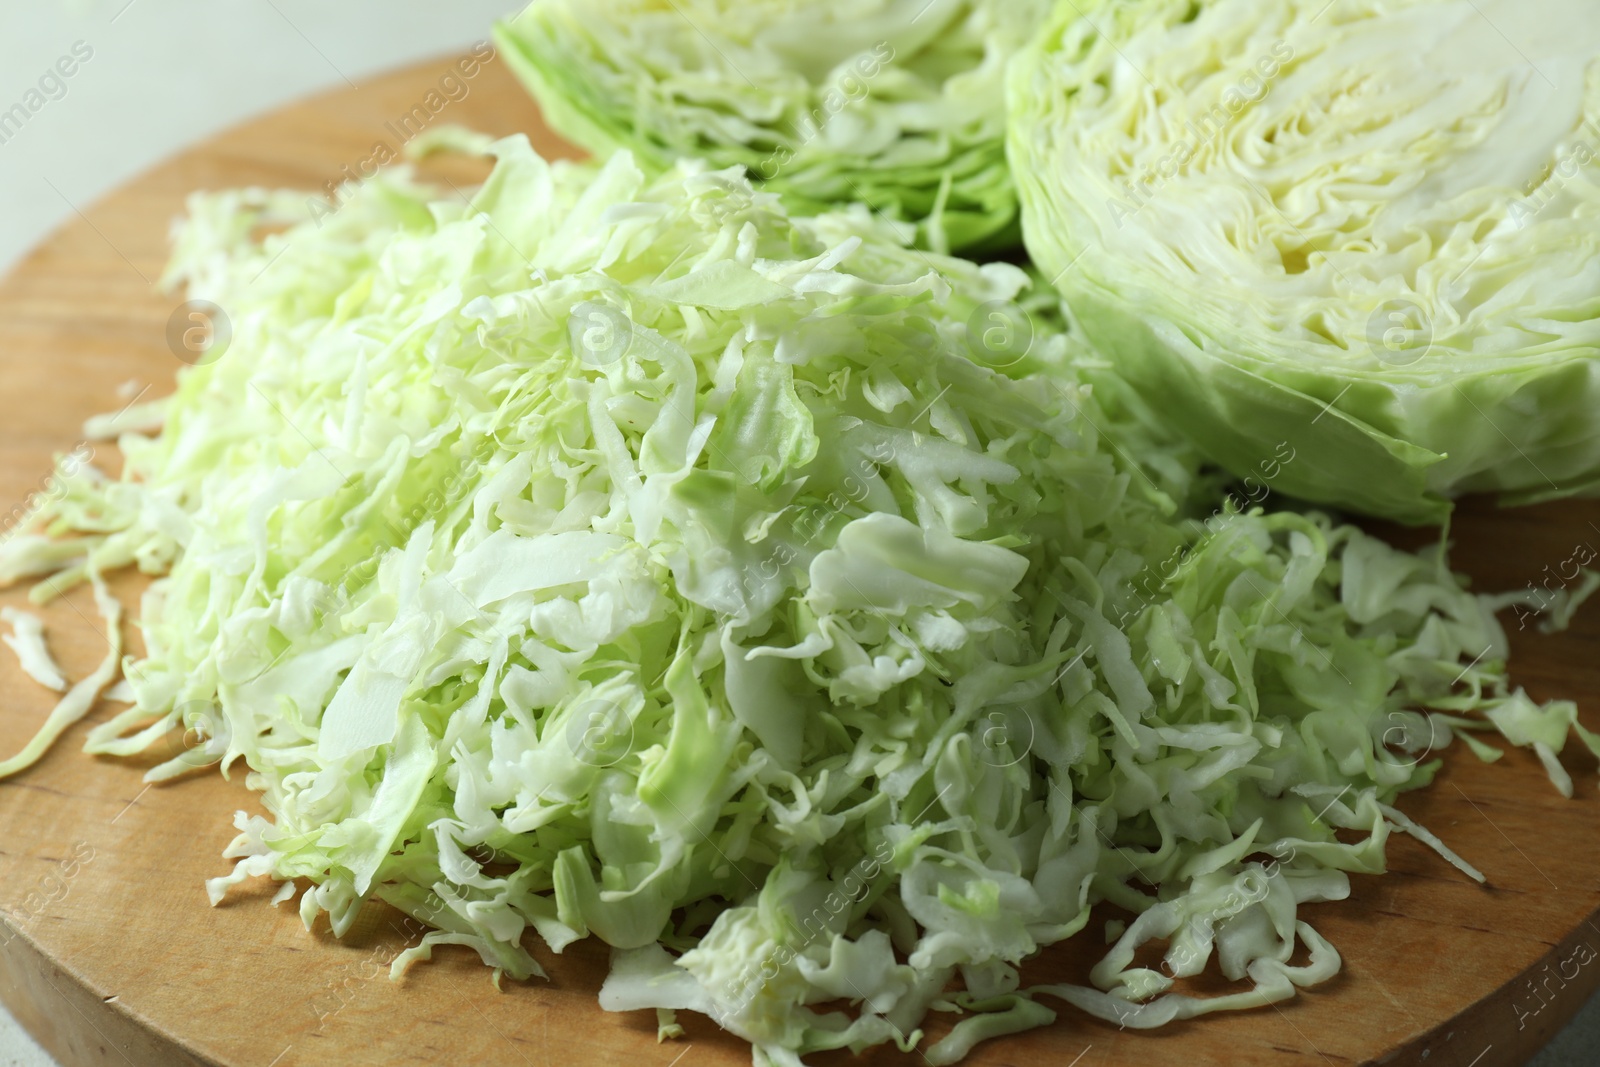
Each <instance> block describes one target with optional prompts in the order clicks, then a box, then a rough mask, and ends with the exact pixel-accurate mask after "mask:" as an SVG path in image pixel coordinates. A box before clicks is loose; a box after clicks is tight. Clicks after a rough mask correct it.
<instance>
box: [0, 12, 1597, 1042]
mask: <svg viewBox="0 0 1600 1067" xmlns="http://www.w3.org/2000/svg"><path fill="white" fill-rule="evenodd" d="M520 6H521V5H520V3H518V2H517V0H432V2H430V0H342V2H337V3H328V2H326V0H321V2H319V0H132V2H131V3H130V2H129V0H41V2H38V3H29V4H23V3H10V4H7V5H6V6H5V7H4V8H0V110H4V109H5V108H8V107H9V106H10V105H11V104H13V103H15V102H17V101H18V100H20V99H21V98H22V97H23V95H24V94H25V93H26V92H27V91H28V90H29V89H30V88H32V87H34V86H35V85H36V84H37V81H38V78H39V76H40V75H41V74H42V73H44V71H45V70H46V69H47V68H48V67H50V66H51V65H53V64H54V63H55V62H56V60H57V58H59V57H60V56H62V55H65V54H68V53H69V52H71V50H72V47H73V45H74V44H76V43H77V42H80V41H81V42H83V43H84V44H85V45H86V46H87V47H88V48H90V49H92V50H93V57H92V59H91V60H89V61H88V62H86V63H84V64H82V66H81V67H80V69H79V70H78V71H77V72H76V73H75V74H74V75H73V76H72V77H71V78H70V79H66V80H65V86H66V88H65V92H64V94H63V95H61V96H60V98H59V99H51V100H49V102H48V103H47V104H46V105H45V106H44V107H43V108H41V109H39V111H38V113H37V114H35V115H34V116H33V117H32V118H31V119H30V120H29V122H28V124H27V125H26V126H25V127H23V129H22V130H21V131H19V132H18V133H16V134H14V135H12V136H10V138H9V139H8V140H6V141H5V142H4V143H3V144H0V205H4V206H3V207H0V272H4V271H9V270H10V269H11V267H12V266H13V265H14V264H15V262H16V261H17V259H18V258H20V257H21V256H22V255H23V254H24V253H25V252H26V251H27V250H28V249H29V248H31V247H32V246H33V245H35V244H37V243H38V242H39V241H40V240H41V239H43V238H44V237H45V236H46V235H47V234H48V233H50V232H51V231H52V230H54V229H55V228H56V227H57V226H59V225H60V224H61V223H62V222H64V221H66V219H67V218H68V217H69V216H71V215H72V214H73V212H74V210H75V209H77V208H81V207H83V206H85V205H90V204H92V203H93V202H94V201H95V200H96V199H98V198H99V197H101V196H103V195H104V194H105V193H107V192H109V191H110V190H112V189H114V188H115V187H117V186H118V185H121V184H122V183H124V182H126V181H127V180H128V179H130V178H132V177H133V176H135V175H136V174H138V173H140V172H141V171H143V170H145V169H147V168H148V167H150V166H151V165H152V164H154V163H157V162H159V161H160V160H161V159H163V158H165V157H167V156H169V155H171V154H172V153H174V152H176V151H178V150H179V149H181V148H183V147H185V146H187V145H190V144H193V143H195V142H197V141H200V140H203V139H204V138H205V137H207V136H209V135H210V134H212V133H215V132H217V131H219V130H222V129H225V128H227V127H229V126H232V125H235V124H236V123H238V122H240V121H242V120H244V119H246V118H248V117H250V116H252V115H256V114H259V113H261V112H264V111H268V110H271V109H272V108H275V107H278V106H279V105H282V104H284V103H287V102H289V101H291V100H294V99H296V98H299V97H303V96H306V95H309V94H312V93H315V92H319V91H321V90H324V89H330V88H333V87H335V86H338V85H340V84H343V83H352V84H358V85H359V84H360V82H361V79H362V78H364V77H368V76H370V75H373V74H376V73H379V72H382V71H385V70H389V69H391V68H394V67H399V66H403V65H405V64H407V63H411V62H414V61H417V60H421V59H425V58H427V57H429V56H433V55H438V54H442V53H445V52H449V51H452V50H461V49H465V48H468V47H470V46H471V44H472V43H474V42H476V41H479V40H482V39H483V38H485V37H486V36H487V35H488V29H489V26H490V24H491V23H492V22H493V20H494V19H495V18H497V17H499V16H501V15H505V14H508V13H510V12H511V11H514V10H516V9H517V8H518V7H520ZM3 836H4V828H3V827H0V837H3ZM1532 1063H1533V1065H1534V1067H1595V1065H1596V1064H1600V998H1596V999H1595V1000H1592V1001H1590V1003H1589V1004H1588V1005H1587V1006H1586V1007H1585V1008H1584V1009H1583V1011H1582V1012H1581V1013H1580V1014H1579V1016H1578V1018H1577V1020H1576V1021H1575V1022H1573V1023H1572V1025H1571V1026H1569V1027H1568V1028H1567V1029H1566V1030H1565V1031H1563V1032H1562V1033H1561V1034H1560V1035H1559V1036H1558V1037H1557V1038H1556V1040H1555V1041H1554V1042H1552V1043H1551V1045H1550V1047H1549V1048H1547V1049H1546V1050H1545V1051H1544V1052H1543V1053H1541V1054H1540V1055H1539V1056H1538V1057H1536V1058H1535V1059H1534V1060H1533V1061H1532ZM0 1067H55V1065H54V1061H53V1060H52V1059H51V1058H50V1057H49V1056H48V1055H47V1054H45V1053H44V1052H43V1051H42V1050H41V1049H40V1048H39V1047H38V1046H37V1045H36V1044H34V1043H33V1041H32V1040H31V1039H30V1038H29V1037H28V1035H27V1034H26V1033H25V1032H24V1031H23V1030H22V1029H21V1028H20V1027H19V1026H18V1025H17V1024H16V1023H15V1022H14V1021H13V1020H12V1018H11V1017H10V1015H8V1014H7V1013H6V1011H5V1009H4V1008H0ZM1463 1067H1464V1065H1463Z"/></svg>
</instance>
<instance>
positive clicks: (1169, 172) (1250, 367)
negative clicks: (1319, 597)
mask: <svg viewBox="0 0 1600 1067" xmlns="http://www.w3.org/2000/svg"><path fill="white" fill-rule="evenodd" d="M1009 99H1010V109H1011V118H1010V122H1011V131H1010V132H1011V136H1010V144H1009V149H1010V152H1011V156H1012V164H1013V170H1014V171H1015V173H1016V174H1017V176H1018V184H1019V192H1020V195H1021V197H1022V202H1023V206H1024V212H1023V224H1024V230H1025V237H1026V241H1027V245H1028V249H1029V251H1030V253H1031V254H1032V255H1033V257H1034V258H1035V260H1036V262H1037V263H1038V265H1039V267H1040V269H1041V270H1042V271H1043V272H1044V273H1045V274H1046V275H1047V276H1048V277H1051V278H1052V279H1054V280H1055V281H1056V283H1057V284H1058V286H1059V287H1060V289H1061V291H1062V293H1063V294H1064V295H1065V297H1066V298H1067V300H1068V302H1069V303H1070V305H1071V306H1072V308H1073V310H1074V312H1075V313H1076V316H1077V318H1078V320H1079V321H1080V322H1081V324H1082V326H1083V328H1084V329H1085V330H1086V331H1087V332H1088V334H1089V335H1090V337H1091V338H1092V339H1093V340H1094V341H1096V342H1097V343H1098V344H1099V345H1100V346H1101V347H1102V348H1104V349H1106V350H1107V351H1109V352H1110V353H1111V354H1112V355H1113V356H1114V357H1115V361H1116V368H1117V371H1118V372H1119V373H1120V374H1122V375H1123V376H1125V377H1126V378H1127V379H1128V381H1130V382H1131V383H1133V384H1134V386H1135V387H1136V388H1138V389H1139V391H1140V392H1142V393H1143V395H1144V396H1145V398H1146V400H1147V401H1148V402H1149V403H1150V404H1151V406H1152V407H1154V408H1156V409H1158V410H1159V411H1160V412H1161V414H1162V415H1163V416H1164V417H1165V418H1167V419H1169V420H1170V421H1171V423H1172V424H1173V425H1174V426H1177V427H1181V428H1182V429H1183V430H1184V431H1185V432H1186V433H1187V434H1188V435H1190V436H1191V437H1192V438H1193V440H1194V441H1196V442H1197V443H1198V444H1200V445H1201V446H1202V447H1203V448H1204V449H1205V450H1206V452H1207V453H1208V454H1209V455H1210V456H1211V457H1212V458H1213V459H1215V460H1217V461H1220V462H1221V463H1223V464H1225V465H1227V466H1228V467H1229V468H1231V469H1232V470H1233V471H1234V472H1235V473H1237V474H1241V475H1257V474H1259V467H1260V465H1261V464H1262V463H1263V461H1265V460H1266V459H1268V458H1269V457H1268V455H1267V454H1266V453H1265V451H1264V450H1265V449H1269V448H1270V447H1271V442H1275V441H1278V440H1280V439H1283V440H1287V441H1289V442H1290V443H1291V445H1292V446H1293V448H1294V449H1295V450H1296V452H1297V453H1298V456H1299V458H1298V460H1297V461H1296V462H1295V463H1294V464H1292V465H1289V466H1286V467H1285V468H1284V469H1283V471H1282V472H1281V475H1280V476H1279V477H1277V479H1276V481H1275V485H1276V486H1277V488H1279V489H1281V490H1283V491H1285V492H1289V493H1293V494H1296V495H1298V496H1301V497H1304V498H1308V499H1311V500H1314V501H1319V502H1323V503H1329V504H1336V505H1340V506H1343V507H1348V508H1352V509H1355V510H1358V511H1362V512H1367V513H1371V514H1375V515H1383V516H1390V517H1393V518H1396V519H1401V520H1405V521H1409V522H1423V521H1436V520H1439V519H1440V518H1442V517H1443V516H1444V515H1445V514H1447V513H1448V508H1449V504H1448V498H1450V497H1452V496H1454V495H1457V494H1460V493H1466V492H1479V491H1484V492H1497V493H1504V494H1507V495H1508V496H1510V497H1512V498H1513V499H1518V500H1526V499H1534V498H1539V497H1548V496H1556V495H1561V494H1567V493H1574V492H1587V491H1589V490H1592V489H1593V488H1594V487H1595V485H1596V484H1597V482H1600V417H1597V415H1596V412H1600V361H1597V359H1596V355H1597V351H1600V225H1597V219H1600V183H1597V182H1596V174H1597V170H1596V166H1595V162H1594V161H1595V152H1596V148H1597V147H1600V126H1597V124H1596V119H1597V118H1600V22H1597V21H1596V20H1595V18H1594V17H1593V10H1592V8H1591V7H1590V6H1589V5H1587V4H1584V3H1581V2H1580V0H1537V2H1522V0H1518V2H1515V3H1514V2H1512V0H1406V2H1400V3H1394V2H1390V0H1339V2H1338V3H1335V4H1331V5H1330V4H1329V3H1328V2H1327V0H1289V2H1282V3H1280V2H1275V0H1274V2H1268V0H1131V2H1120V3H1112V2H1108V0H1081V2H1079V3H1076V4H1063V5H1061V6H1060V7H1059V8H1058V9H1057V14H1056V16H1055V18H1054V20H1053V22H1052V23H1051V24H1050V26H1049V27H1048V28H1047V29H1046V30H1045V31H1043V32H1041V34H1040V35H1039V37H1038V38H1036V39H1035V41H1034V43H1033V44H1032V45H1031V46H1030V47H1029V48H1028V49H1027V50H1026V51H1025V53H1023V54H1021V55H1019V56H1018V57H1017V60H1016V62H1015V63H1014V65H1013V67H1012V70H1011V78H1010V87H1009Z"/></svg>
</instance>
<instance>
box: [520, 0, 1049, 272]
mask: <svg viewBox="0 0 1600 1067" xmlns="http://www.w3.org/2000/svg"><path fill="white" fill-rule="evenodd" d="M1049 6H1050V5H1049V0H864V2H853V3H844V2H838V0H829V2H825V3H817V2H809V3H797V2H796V0H605V2H596V0H534V2H533V3H532V4H530V5H529V6H528V7H527V9H526V10H524V11H523V12H522V13H521V14H520V15H518V16H516V17H515V18H512V19H510V20H508V21H506V22H505V23H503V24H502V25H501V26H500V27H499V28H498V31H497V33H496V35H495V36H496V40H497V41H498V43H499V45H500V50H501V52H502V54H504V55H505V56H506V58H507V60H508V61H509V62H510V64H511V67H512V69H513V70H514V71H515V72H516V73H517V75H518V77H520V78H521V79H522V80H523V82H524V83H525V84H526V85H527V86H528V88H529V89H530V91H532V93H533V94H534V96H535V97H536V98H537V99H538V101H539V104H540V107H541V108H542V109H543V111H544V115H545V118H546V120H547V121H548V122H549V123H550V125H551V126H552V127H553V128H554V129H555V130H556V131H557V132H558V133H560V134H562V135H563V136H564V137H566V138H567V139H569V140H571V141H574V142H576V143H578V144H580V145H583V146H584V147H585V148H588V149H590V150H591V151H594V152H596V153H598V154H605V153H608V152H610V151H612V150H613V149H615V148H627V149H629V150H631V151H632V152H633V153H634V154H635V156H636V157H638V158H639V159H640V160H641V161H648V162H649V163H650V164H651V165H653V166H655V167H658V168H659V167H664V166H666V165H668V164H669V163H670V162H671V161H672V160H675V159H677V158H679V157H699V158H703V159H706V160H709V161H710V162H711V163H712V164H713V165H715V166H719V167H726V166H742V167H745V168H746V169H747V170H748V172H749V173H750V174H751V175H752V176H753V177H756V178H758V179H760V180H762V181H763V182H764V184H765V185H766V187H768V188H770V189H772V190H774V191H777V192H781V193H783V194H784V196H785V197H786V198H787V200H788V202H789V204H790V206H791V208H792V209H793V210H796V211H801V212H805V213H815V212H818V211H822V210H825V209H826V208H828V207H829V206H832V205H835V204H841V203H852V202H856V201H861V202H865V203H867V204H868V205H870V206H871V207H872V208H873V209H874V210H876V211H879V212H882V213H886V214H892V215H894V216H896V217H898V218H902V219H905V220H908V221H910V222H914V223H916V224H917V231H918V234H919V236H920V239H921V241H922V243H923V244H924V245H925V246H927V247H932V248H938V249H946V248H957V249H960V248H970V247H974V246H1000V245H1014V244H1016V243H1017V241H1018V238H1019V234H1018V231H1017V225H1016V216H1017V200H1016V193H1015V191H1014V190H1013V188H1012V184H1011V178H1010V175H1009V174H1008V173H1007V170H1006V161H1005V119H1004V109H1003V104H1004V99H1003V98H1004V71H1005V65H1006V61H1007V60H1008V59H1009V58H1010V57H1011V55H1012V53H1014V52H1015V51H1016V50H1017V49H1018V48H1020V47H1021V46H1022V45H1023V44H1024V43H1025V42H1026V41H1027V39H1028V36H1029V34H1030V33H1031V32H1032V31H1033V29H1034V28H1035V27H1036V26H1037V25H1038V24H1039V23H1040V22H1041V21H1042V20H1043V18H1044V16H1045V14H1046V12H1048V10H1049Z"/></svg>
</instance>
